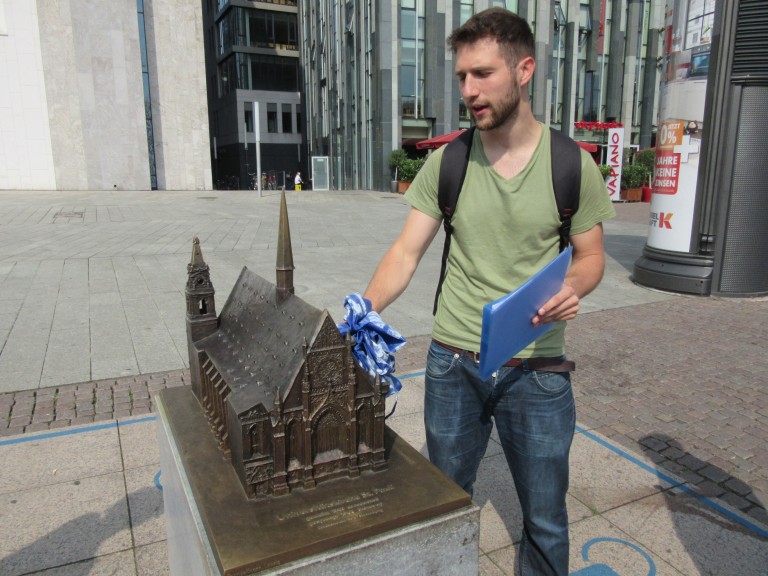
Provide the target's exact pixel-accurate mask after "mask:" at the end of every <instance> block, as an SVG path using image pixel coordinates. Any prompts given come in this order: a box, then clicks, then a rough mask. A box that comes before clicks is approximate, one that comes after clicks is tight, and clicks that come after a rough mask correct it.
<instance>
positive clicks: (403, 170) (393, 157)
mask: <svg viewBox="0 0 768 576" xmlns="http://www.w3.org/2000/svg"><path fill="white" fill-rule="evenodd" d="M425 161H426V158H408V154H406V152H405V150H402V149H398V150H393V151H392V153H391V154H390V155H389V166H390V168H392V169H393V171H394V180H393V182H392V187H393V188H394V183H395V182H397V191H398V192H399V193H401V194H402V193H404V192H405V191H406V190H408V186H410V185H411V182H413V179H414V178H416V174H418V172H419V170H421V167H422V166H423V165H424V162H425ZM393 191H394V190H393Z"/></svg>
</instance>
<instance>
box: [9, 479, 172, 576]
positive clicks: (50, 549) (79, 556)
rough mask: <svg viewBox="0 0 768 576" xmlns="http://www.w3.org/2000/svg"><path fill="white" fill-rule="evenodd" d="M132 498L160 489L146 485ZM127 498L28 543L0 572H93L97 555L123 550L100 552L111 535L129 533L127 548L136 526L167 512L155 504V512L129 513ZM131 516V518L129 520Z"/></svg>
mask: <svg viewBox="0 0 768 576" xmlns="http://www.w3.org/2000/svg"><path fill="white" fill-rule="evenodd" d="M128 498H130V500H131V501H132V502H140V501H144V500H147V499H156V498H157V489H156V488H154V487H145V488H141V489H140V490H136V491H134V492H131V493H130V494H129V495H128ZM127 501H128V500H127V499H126V498H120V499H119V500H118V501H117V502H115V503H114V504H113V505H112V506H111V507H110V508H109V509H108V510H106V511H104V512H103V513H102V514H97V513H88V514H83V515H82V516H78V517H77V518H74V519H72V520H70V521H69V522H66V523H64V524H62V525H61V526H59V527H57V528H55V529H54V530H52V531H51V532H49V533H48V534H46V535H44V536H42V537H40V538H38V539H37V540H35V541H34V542H32V543H30V544H28V545H26V546H24V547H23V548H21V549H20V550H18V551H16V552H13V553H12V554H9V555H8V556H6V557H5V558H0V574H2V575H3V576H20V575H22V574H29V573H31V572H35V573H36V572H38V571H43V570H46V574H47V573H48V572H47V570H51V572H50V573H51V574H54V573H55V574H58V575H62V576H65V575H69V574H72V575H74V574H90V573H91V568H92V567H93V565H94V564H95V563H96V561H97V559H98V558H97V557H98V556H100V555H103V554H104V553H106V554H109V553H112V552H119V551H120V550H109V551H107V552H102V553H101V554H100V553H99V548H100V547H101V545H102V543H104V542H105V541H106V540H108V539H109V538H111V537H113V536H115V535H116V534H117V533H119V532H120V531H121V530H127V531H128V532H129V534H128V539H127V542H128V544H127V547H126V549H130V548H131V546H132V545H133V536H132V535H131V534H130V532H131V531H132V529H134V528H136V526H137V525H138V524H141V523H143V522H146V521H147V520H150V519H151V518H153V517H156V516H160V515H162V513H163V509H162V507H159V508H157V507H153V508H152V511H151V512H149V513H147V514H143V515H139V517H138V518H137V517H136V516H135V515H132V514H129V510H128V507H127V505H126V502H127ZM129 517H130V520H129Z"/></svg>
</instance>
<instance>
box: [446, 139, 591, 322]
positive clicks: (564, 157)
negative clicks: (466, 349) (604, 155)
mask: <svg viewBox="0 0 768 576" xmlns="http://www.w3.org/2000/svg"><path fill="white" fill-rule="evenodd" d="M474 133H475V128H474V127H472V128H470V129H469V130H465V131H464V132H462V133H461V134H459V136H458V137H457V138H456V139H455V140H453V141H452V142H450V143H448V144H447V145H446V147H445V152H443V157H442V159H441V161H440V178H439V180H438V184H437V201H438V204H439V206H440V212H441V213H442V215H443V228H444V229H445V244H444V245H443V259H442V264H441V266H440V280H439V281H438V283H437V291H436V293H435V305H434V308H433V309H432V314H433V315H434V314H437V301H438V299H439V298H440V292H441V291H442V289H443V280H444V279H445V267H446V264H447V262H448V250H450V247H451V234H452V233H453V226H452V225H451V220H452V218H453V213H454V211H455V210H456V204H457V203H458V201H459V194H460V193H461V187H462V186H463V185H464V177H465V176H466V174H467V165H468V164H469V150H470V148H471V147H472V138H473V136H474ZM550 143H551V146H550V147H551V154H552V184H553V187H554V190H555V202H556V203H557V213H558V214H559V215H560V229H559V232H560V252H562V251H563V250H565V249H566V248H567V247H568V245H569V244H570V243H571V217H572V216H573V215H574V214H575V213H576V211H577V210H578V209H579V194H580V192H581V152H580V150H579V145H578V144H576V142H574V141H573V140H572V139H571V138H569V137H568V136H566V135H565V134H563V133H562V132H558V131H557V130H555V129H553V128H550Z"/></svg>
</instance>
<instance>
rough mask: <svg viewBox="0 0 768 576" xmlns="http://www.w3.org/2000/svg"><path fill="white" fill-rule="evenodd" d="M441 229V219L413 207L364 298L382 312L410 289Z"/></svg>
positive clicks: (377, 269) (374, 275) (382, 260)
mask: <svg viewBox="0 0 768 576" xmlns="http://www.w3.org/2000/svg"><path fill="white" fill-rule="evenodd" d="M439 229H440V220H436V219H435V218H432V217H431V216H427V215H426V214H424V213H423V212H419V211H418V210H416V209H415V208H411V211H410V212H409V213H408V217H407V218H406V219H405V224H403V229H402V230H401V231H400V235H399V236H398V237H397V239H396V240H395V241H394V243H393V244H392V246H390V248H389V250H388V251H387V253H386V254H384V257H383V258H382V259H381V262H379V265H378V267H377V268H376V272H374V273H373V277H372V278H371V281H370V283H369V284H368V288H366V289H365V294H364V295H363V296H364V297H365V298H367V299H368V300H370V301H371V306H372V308H373V309H374V310H376V311H377V312H379V313H381V311H382V310H384V308H386V307H387V306H389V305H390V304H391V303H392V302H394V301H395V300H396V299H397V297H398V296H400V294H402V293H403V291H404V290H405V289H406V288H407V287H408V283H409V282H410V281H411V278H413V274H414V272H416V268H417V267H418V265H419V262H420V261H421V257H422V256H424V252H426V251H427V248H429V245H430V244H431V243H432V240H433V239H434V237H435V234H437V231H438V230H439Z"/></svg>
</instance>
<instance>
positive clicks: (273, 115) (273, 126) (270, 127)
mask: <svg viewBox="0 0 768 576" xmlns="http://www.w3.org/2000/svg"><path fill="white" fill-rule="evenodd" d="M267 132H269V133H270V134H277V104H269V103H268V104H267Z"/></svg>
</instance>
